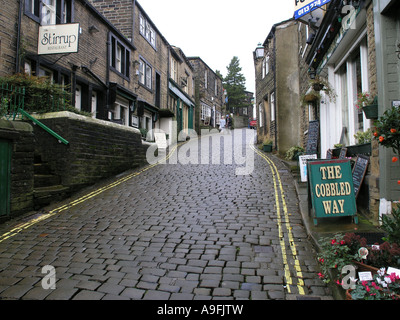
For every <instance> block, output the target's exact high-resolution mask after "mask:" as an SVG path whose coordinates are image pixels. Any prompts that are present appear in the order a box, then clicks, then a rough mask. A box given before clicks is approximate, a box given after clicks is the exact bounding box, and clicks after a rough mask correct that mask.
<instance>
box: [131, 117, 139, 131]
mask: <svg viewBox="0 0 400 320" xmlns="http://www.w3.org/2000/svg"><path fill="white" fill-rule="evenodd" d="M132 127H135V128H139V117H138V116H135V115H132Z"/></svg>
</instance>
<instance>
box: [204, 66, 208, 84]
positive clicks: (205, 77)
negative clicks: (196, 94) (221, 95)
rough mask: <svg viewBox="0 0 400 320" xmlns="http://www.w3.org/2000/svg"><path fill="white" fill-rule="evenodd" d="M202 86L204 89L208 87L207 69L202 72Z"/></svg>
mask: <svg viewBox="0 0 400 320" xmlns="http://www.w3.org/2000/svg"><path fill="white" fill-rule="evenodd" d="M204 88H205V89H207V88H208V71H207V70H206V71H205V72H204Z"/></svg>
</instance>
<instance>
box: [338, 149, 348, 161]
mask: <svg viewBox="0 0 400 320" xmlns="http://www.w3.org/2000/svg"><path fill="white" fill-rule="evenodd" d="M346 155H347V148H342V149H340V154H339V159H346Z"/></svg>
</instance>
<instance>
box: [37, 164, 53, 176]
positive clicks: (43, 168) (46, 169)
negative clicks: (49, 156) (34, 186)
mask: <svg viewBox="0 0 400 320" xmlns="http://www.w3.org/2000/svg"><path fill="white" fill-rule="evenodd" d="M33 169H34V173H35V174H50V173H51V168H50V166H49V165H48V164H46V163H35V164H34V165H33Z"/></svg>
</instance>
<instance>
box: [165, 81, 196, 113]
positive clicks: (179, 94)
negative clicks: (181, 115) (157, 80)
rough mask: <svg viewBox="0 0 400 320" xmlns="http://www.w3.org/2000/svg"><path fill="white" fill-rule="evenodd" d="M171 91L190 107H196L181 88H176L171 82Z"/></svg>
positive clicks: (169, 85)
mask: <svg viewBox="0 0 400 320" xmlns="http://www.w3.org/2000/svg"><path fill="white" fill-rule="evenodd" d="M168 87H169V90H171V91H172V92H173V93H174V94H175V95H176V96H177V97H178V98H179V99H181V100H182V101H183V102H184V103H185V104H187V105H188V106H190V107H194V106H195V103H194V102H193V101H192V100H190V99H189V98H188V97H187V96H186V95H185V94H184V93H183V92H182V91H181V90H180V89H179V88H177V87H175V86H174V85H173V84H172V83H171V82H169V84H168Z"/></svg>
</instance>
